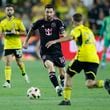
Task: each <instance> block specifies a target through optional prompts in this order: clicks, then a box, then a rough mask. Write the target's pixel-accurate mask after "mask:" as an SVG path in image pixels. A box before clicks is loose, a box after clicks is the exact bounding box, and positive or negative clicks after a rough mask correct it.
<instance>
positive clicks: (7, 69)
mask: <svg viewBox="0 0 110 110" xmlns="http://www.w3.org/2000/svg"><path fill="white" fill-rule="evenodd" d="M5 80H11V67H10V66H6V67H5Z"/></svg>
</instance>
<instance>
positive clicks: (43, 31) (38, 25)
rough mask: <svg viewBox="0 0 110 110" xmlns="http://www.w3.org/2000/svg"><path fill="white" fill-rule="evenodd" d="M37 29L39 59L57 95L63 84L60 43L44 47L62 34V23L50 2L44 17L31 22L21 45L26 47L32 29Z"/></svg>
mask: <svg viewBox="0 0 110 110" xmlns="http://www.w3.org/2000/svg"><path fill="white" fill-rule="evenodd" d="M35 30H39V34H40V55H41V59H42V61H43V63H44V65H45V67H46V68H47V70H48V73H49V79H50V81H51V83H52V84H53V86H54V88H55V89H56V92H57V94H58V96H61V95H62V88H61V85H62V86H64V84H63V83H64V75H65V59H64V56H63V54H62V51H61V44H60V43H57V44H55V45H53V46H52V47H50V48H46V46H45V44H46V43H47V42H48V41H51V40H55V39H59V37H60V36H63V34H64V32H65V31H64V25H63V23H62V21H61V20H59V19H58V18H56V17H55V10H54V7H53V6H52V5H51V4H48V5H46V6H45V17H44V18H42V19H39V20H37V21H36V22H35V23H33V24H32V26H31V28H30V30H29V32H28V35H27V38H26V40H25V42H24V45H23V47H24V48H27V46H28V40H29V39H30V36H31V34H32V32H33V31H35ZM55 66H57V67H58V69H59V73H60V77H59V79H60V84H59V83H58V79H57V77H56V72H55Z"/></svg>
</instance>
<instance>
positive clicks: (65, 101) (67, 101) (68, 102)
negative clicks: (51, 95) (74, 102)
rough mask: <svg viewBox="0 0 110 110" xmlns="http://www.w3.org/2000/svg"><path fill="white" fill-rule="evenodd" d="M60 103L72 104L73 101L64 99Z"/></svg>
mask: <svg viewBox="0 0 110 110" xmlns="http://www.w3.org/2000/svg"><path fill="white" fill-rule="evenodd" d="M58 105H67V106H68V105H71V102H70V100H63V101H61V102H60V103H59V104H58Z"/></svg>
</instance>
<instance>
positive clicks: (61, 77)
mask: <svg viewBox="0 0 110 110" xmlns="http://www.w3.org/2000/svg"><path fill="white" fill-rule="evenodd" d="M60 83H61V86H62V87H64V76H63V75H60Z"/></svg>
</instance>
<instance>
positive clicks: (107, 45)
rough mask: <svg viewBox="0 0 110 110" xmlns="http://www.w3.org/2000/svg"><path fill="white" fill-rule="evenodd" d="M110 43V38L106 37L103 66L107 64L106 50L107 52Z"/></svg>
mask: <svg viewBox="0 0 110 110" xmlns="http://www.w3.org/2000/svg"><path fill="white" fill-rule="evenodd" d="M109 45H110V40H108V39H106V38H104V49H103V55H102V61H101V67H105V66H106V52H107V48H108V47H109Z"/></svg>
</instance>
